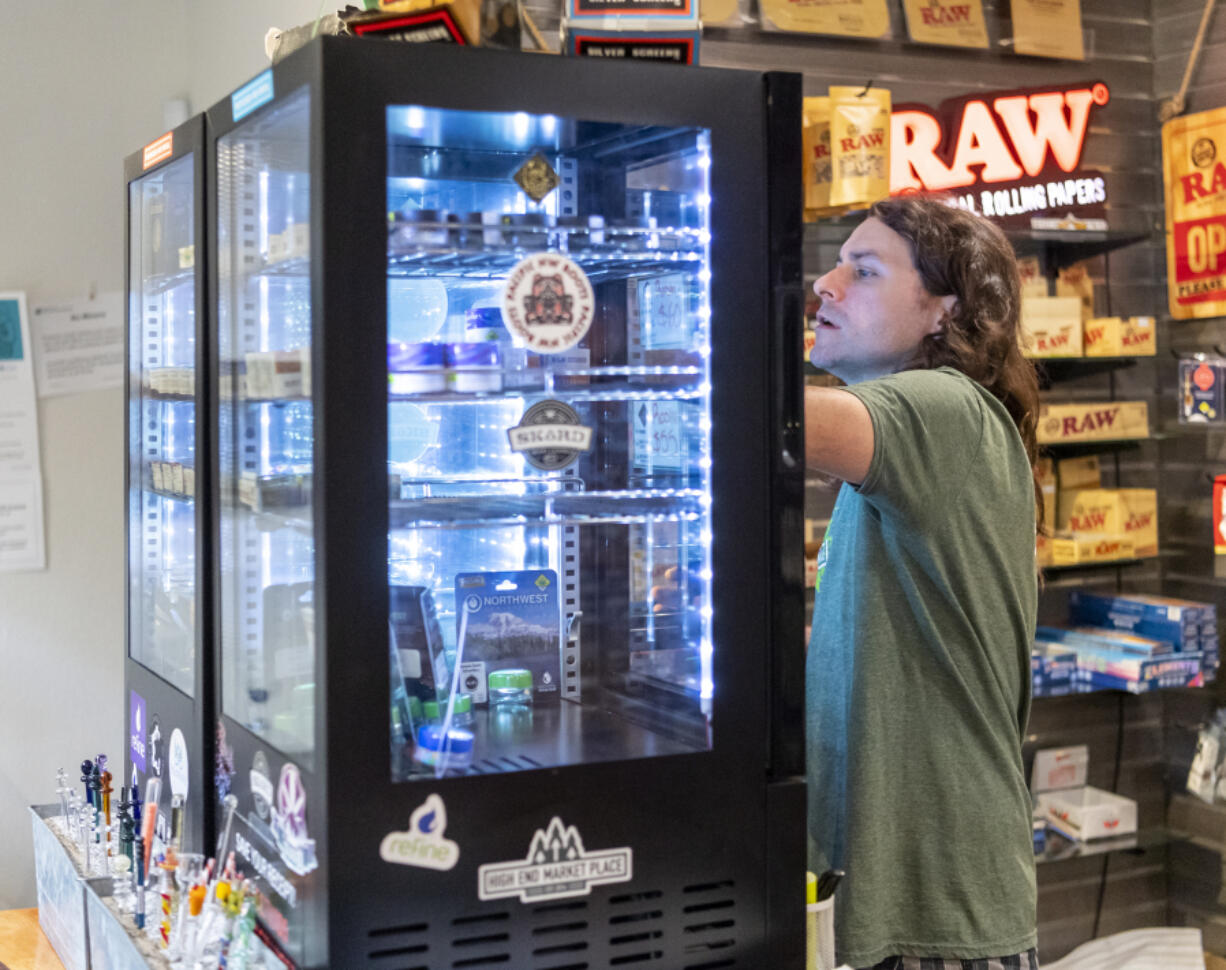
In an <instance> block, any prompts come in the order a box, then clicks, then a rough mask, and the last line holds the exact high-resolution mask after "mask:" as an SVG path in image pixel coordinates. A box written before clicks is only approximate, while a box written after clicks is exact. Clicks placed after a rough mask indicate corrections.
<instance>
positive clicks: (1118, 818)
mask: <svg viewBox="0 0 1226 970" xmlns="http://www.w3.org/2000/svg"><path fill="white" fill-rule="evenodd" d="M1039 801H1040V804H1041V805H1042V806H1043V808H1044V813H1045V814H1046V816H1047V824H1048V825H1050V826H1051V827H1052V828H1054V829H1055V830H1056V831H1058V832H1060V833H1061V834H1062V835H1065V836H1067V837H1068V838H1070V839H1075V840H1078V841H1090V840H1092V839H1109V838H1118V837H1119V836H1121V835H1133V834H1135V833H1136V831H1137V803H1136V802H1134V801H1133V800H1132V799H1131V798H1124V797H1123V796H1122V795H1113V794H1112V793H1111V792H1108V791H1103V790H1102V789H1099V788H1092V787H1090V786H1089V785H1087V786H1085V787H1083V788H1069V789H1064V790H1061V791H1052V792H1046V793H1044V794H1043V795H1041V796H1040V797H1039Z"/></svg>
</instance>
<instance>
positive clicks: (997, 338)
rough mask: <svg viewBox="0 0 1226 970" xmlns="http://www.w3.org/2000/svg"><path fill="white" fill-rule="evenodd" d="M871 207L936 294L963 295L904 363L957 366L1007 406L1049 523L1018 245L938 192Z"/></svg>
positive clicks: (1038, 512) (1039, 507) (1039, 506)
mask: <svg viewBox="0 0 1226 970" xmlns="http://www.w3.org/2000/svg"><path fill="white" fill-rule="evenodd" d="M870 214H871V215H872V216H873V217H874V218H876V219H879V220H880V221H881V222H883V223H885V224H886V225H887V226H889V227H890V228H891V229H893V230H894V231H895V232H896V233H898V234H899V235H900V236H902V237H903V238H904V239H906V240H907V242H909V243H910V244H911V259H912V262H913V263H914V265H915V269H916V270H917V272H918V273H919V275H920V280H921V281H922V282H923V284H924V289H925V290H927V291H928V292H929V293H931V294H932V295H933V296H949V295H953V296H955V297H957V302H956V303H955V304H954V306H953V308H952V309H951V310H950V312H949V314H948V315H947V316H946V317H945V320H944V322H943V326H942V328H941V330H940V332H939V333H935V334H929V335H928V336H926V337H925V338H924V340H923V342H922V343H921V344H920V348H919V351H918V352H917V354H916V356H915V357H914V358H913V360H912V361H911V363H910V364H908V365H907V367H906V368H905V369H907V370H918V369H932V368H936V367H953V368H954V369H955V370H959V371H961V372H962V373H963V374H965V375H966V376H967V377H970V378H971V379H972V380H975V381H978V382H979V383H980V384H982V385H983V386H984V387H985V388H987V390H988V391H990V392H991V393H992V394H993V395H994V396H995V397H996V398H997V399H998V400H999V401H1000V402H1001V404H1003V405H1004V406H1005V410H1007V411H1008V412H1009V415H1010V417H1012V418H1013V423H1014V424H1016V425H1017V430H1018V432H1019V433H1020V434H1021V436H1022V444H1023V445H1025V447H1026V455H1027V457H1028V458H1029V459H1030V468H1031V474H1032V476H1033V477H1034V492H1035V507H1036V516H1037V521H1038V523H1039V526H1040V527H1042V524H1043V522H1042V519H1043V493H1042V490H1041V489H1040V487H1039V480H1038V473H1037V469H1036V468H1035V465H1036V463H1037V460H1038V454H1039V446H1038V442H1037V440H1036V434H1035V429H1036V427H1037V426H1038V418H1039V381H1038V376H1037V374H1036V373H1035V369H1034V364H1032V363H1031V362H1030V361H1029V360H1028V359H1026V358H1025V357H1023V356H1022V348H1021V344H1020V342H1019V340H1018V328H1019V326H1020V318H1021V309H1022V300H1021V279H1020V277H1019V276H1018V270H1017V259H1016V257H1015V256H1014V254H1013V248H1012V247H1011V246H1010V245H1009V241H1008V240H1007V239H1006V238H1005V234H1004V233H1003V232H1001V231H1000V229H999V228H998V227H997V226H996V225H994V224H993V223H991V222H989V221H988V220H987V219H983V218H981V217H979V216H977V215H975V214H974V213H971V212H967V211H966V210H964V209H958V208H955V207H954V206H951V205H948V204H947V203H945V202H943V201H941V200H939V199H934V198H930V197H923V196H901V197H898V198H893V199H886V200H883V201H881V202H878V203H877V204H876V205H874V206H873V207H872V210H871V213H870Z"/></svg>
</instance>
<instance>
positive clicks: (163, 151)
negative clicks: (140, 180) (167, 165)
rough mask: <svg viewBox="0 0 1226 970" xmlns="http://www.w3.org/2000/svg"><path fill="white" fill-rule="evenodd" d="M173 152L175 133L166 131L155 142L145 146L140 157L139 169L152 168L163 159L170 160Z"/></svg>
mask: <svg viewBox="0 0 1226 970" xmlns="http://www.w3.org/2000/svg"><path fill="white" fill-rule="evenodd" d="M174 151H175V133H174V132H173V131H168V132H166V134H164V135H163V136H162V137H161V138H159V139H158V140H157V141H151V142H150V143H149V144H148V145H146V146H145V151H144V154H143V155H142V157H141V168H142V169H147V168H152V167H153V166H154V165H156V164H157V163H158V162H160V161H162V160H163V159H165V158H170V156H171V155H173V154H174Z"/></svg>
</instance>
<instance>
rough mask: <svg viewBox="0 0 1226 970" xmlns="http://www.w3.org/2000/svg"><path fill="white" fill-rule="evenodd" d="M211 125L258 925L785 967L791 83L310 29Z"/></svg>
mask: <svg viewBox="0 0 1226 970" xmlns="http://www.w3.org/2000/svg"><path fill="white" fill-rule="evenodd" d="M208 131H209V158H210V181H209V186H210V188H209V206H210V214H209V221H210V226H211V234H212V237H211V238H212V246H213V252H212V254H211V256H212V259H213V264H212V265H213V267H214V270H215V273H214V276H213V278H214V280H215V286H216V289H215V291H214V293H213V297H212V302H213V307H214V314H215V339H216V342H215V360H214V369H213V372H214V374H215V376H216V387H215V393H216V402H215V405H216V406H215V409H214V434H215V440H216V442H217V454H218V459H217V465H216V478H215V482H214V488H215V507H216V509H217V527H216V530H217V531H216V540H217V543H218V545H217V554H216V557H215V564H216V569H217V579H216V582H217V605H218V613H217V624H218V630H217V634H218V650H217V675H216V676H217V685H218V696H219V702H220V720H221V723H222V725H223V727H224V729H225V737H226V739H227V740H226V744H225V746H224V748H223V750H222V751H221V752H220V753H219V763H220V762H225V763H228V764H232V766H233V768H234V771H235V774H234V776H233V779H232V782H229V781H227V782H226V784H227V785H228V784H232V786H233V790H234V792H235V793H236V795H237V796H238V809H237V817H236V820H235V824H234V838H233V840H232V844H233V848H234V850H235V852H236V859H237V863H238V865H239V867H240V868H242V869H244V870H246V871H247V872H251V873H254V874H255V878H256V881H257V883H258V885H259V888H260V891H261V903H260V932H261V934H262V935H263V936H265V937H266V938H267V940H268V941H269V942H271V943H272V944H273V945H275V946H276V947H277V948H278V949H279V950H280V951H281V952H282V954H283V955H284V956H285V958H286V960H287V961H288V962H292V963H293V964H294V965H296V966H299V967H311V968H322V967H332V968H346V970H348V968H353V967H396V968H408V967H411V968H423V970H442V968H453V967H484V966H496V965H503V966H509V967H513V968H515V970H561V968H569V970H579V968H593V970H594V968H597V967H600V968H605V967H613V966H621V965H635V966H638V965H642V966H647V967H659V968H660V970H664V968H668V970H673V968H678V970H679V968H690V970H699V968H703V970H714V968H717V967H721V968H722V967H741V968H747V970H761V968H763V967H771V968H792V967H796V968H799V967H800V966H801V965H802V962H803V954H804V943H803V939H804V927H803V908H802V892H803V887H804V878H803V873H804V868H805V866H804V857H805V837H804V785H803V780H802V778H803V727H802V717H801V709H802V695H803V686H802V684H803V642H802V631H803V617H802V602H803V594H802V577H803V565H802V563H803V560H802V549H801V541H802V519H801V516H802V511H801V504H802V475H803V472H802V464H803V462H802V448H803V445H802V421H801V403H802V402H801V380H802V378H801V360H800V348H801V342H800V332H799V331H800V327H801V323H802V319H801V318H802V299H801V275H800V255H801V246H800V234H801V203H800V198H799V192H800V188H801V178H800V84H799V78H798V77H796V76H792V75H782V74H769V73H768V74H761V73H749V72H732V71H714V70H702V69H688V68H685V69H682V68H676V67H669V66H662V65H654V64H617V63H598V62H594V61H592V60H577V59H576V60H572V59H565V58H559V57H546V56H527V55H519V54H510V53H504V52H492V51H470V50H457V49H450V48H445V47H442V46H434V45H403V44H395V43H390V42H380V41H357V40H346V39H336V38H324V39H322V40H320V41H316V42H314V43H312V44H311V45H310V46H308V47H306V48H304V49H303V50H301V51H299V52H297V53H296V54H294V55H293V56H291V57H290V58H288V59H286V60H285V61H283V62H281V63H280V64H278V65H277V66H276V67H274V68H272V69H270V70H269V71H267V72H265V73H264V74H262V75H260V76H258V77H257V78H255V79H253V80H252V81H251V82H250V83H249V84H246V85H244V86H243V87H242V88H240V89H238V90H236V91H235V92H234V94H233V95H232V96H231V97H229V98H227V99H225V100H223V101H222V102H220V103H219V104H217V105H215V106H214V107H213V108H212V109H210V111H209V112H208Z"/></svg>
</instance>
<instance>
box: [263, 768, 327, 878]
mask: <svg viewBox="0 0 1226 970" xmlns="http://www.w3.org/2000/svg"><path fill="white" fill-rule="evenodd" d="M306 806H307V793H306V787H305V786H304V785H303V783H302V772H300V771H299V770H298V766H297V765H295V764H293V763H290V762H287V763H286V764H285V765H284V766H283V767H282V768H281V777H280V778H279V779H278V780H277V798H276V804H275V805H274V807H273V810H272V834H273V837H274V838H275V839H276V841H277V851H278V852H279V853H280V854H281V861H282V862H284V863H285V864H286V866H288V867H289V869H290V870H291V871H292V872H295V873H297V874H298V875H300V876H305V875H306V874H307V873H309V872H312V871H313V870H314V869H315V868H316V867H317V866H318V865H319V862H318V860H317V859H316V858H315V840H314V839H312V838H311V837H310V835H309V834H308V832H307V824H306Z"/></svg>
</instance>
